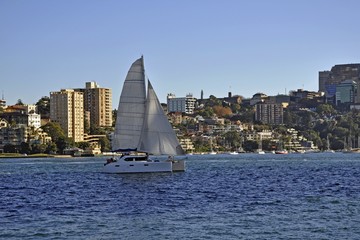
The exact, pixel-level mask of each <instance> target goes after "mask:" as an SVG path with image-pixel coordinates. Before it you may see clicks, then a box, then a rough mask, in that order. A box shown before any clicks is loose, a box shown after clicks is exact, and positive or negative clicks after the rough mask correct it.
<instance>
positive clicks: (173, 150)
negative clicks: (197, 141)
mask: <svg viewBox="0 0 360 240" xmlns="http://www.w3.org/2000/svg"><path fill="white" fill-rule="evenodd" d="M138 149H139V150H141V151H145V152H149V153H151V154H154V155H163V154H166V155H181V154H184V151H183V149H182V148H181V145H180V144H179V141H178V139H177V137H176V134H175V132H174V130H173V128H172V126H171V124H170V123H169V120H168V119H167V117H166V115H165V113H164V110H163V108H162V107H161V104H160V102H159V99H158V98H157V96H156V93H155V91H154V89H153V87H152V85H151V83H150V81H149V80H148V94H147V101H146V111H145V120H144V127H143V130H142V134H141V138H140V143H139V146H138Z"/></svg>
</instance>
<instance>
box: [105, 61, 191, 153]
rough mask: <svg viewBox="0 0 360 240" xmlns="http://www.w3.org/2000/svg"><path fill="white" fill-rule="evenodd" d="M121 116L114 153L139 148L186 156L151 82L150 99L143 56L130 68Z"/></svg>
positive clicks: (119, 110)
mask: <svg viewBox="0 0 360 240" xmlns="http://www.w3.org/2000/svg"><path fill="white" fill-rule="evenodd" d="M117 114H118V115H117V118H116V125H115V132H114V137H113V142H112V149H113V151H115V150H118V149H127V148H137V149H138V150H140V151H145V152H148V153H150V154H154V155H163V154H166V155H181V154H184V151H183V149H182V148H181V145H180V144H179V141H178V139H177V137H176V134H175V132H174V130H173V129H172V127H171V125H170V123H169V121H168V119H167V117H166V115H165V113H164V111H163V109H162V107H161V104H160V102H159V100H158V98H157V96H156V93H155V91H154V89H153V87H152V85H151V83H150V81H148V91H147V97H146V93H145V71H144V60H143V57H141V58H140V59H138V60H136V61H135V62H134V63H133V64H132V65H131V67H130V70H129V72H128V74H127V76H126V79H125V82H124V86H123V90H122V92H121V96H120V101H119V107H118V113H117Z"/></svg>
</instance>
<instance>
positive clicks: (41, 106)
mask: <svg viewBox="0 0 360 240" xmlns="http://www.w3.org/2000/svg"><path fill="white" fill-rule="evenodd" d="M36 106H37V109H38V113H39V114H41V115H44V116H49V115H50V98H49V97H47V96H44V97H42V98H40V99H39V101H37V103H36Z"/></svg>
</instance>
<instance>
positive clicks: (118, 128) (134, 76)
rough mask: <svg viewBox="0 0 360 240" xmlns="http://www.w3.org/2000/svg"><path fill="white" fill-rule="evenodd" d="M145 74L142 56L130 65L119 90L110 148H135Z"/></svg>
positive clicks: (143, 108) (142, 113)
mask: <svg viewBox="0 0 360 240" xmlns="http://www.w3.org/2000/svg"><path fill="white" fill-rule="evenodd" d="M145 94H146V91H145V74H144V60H143V57H141V58H139V59H138V60H136V61H135V62H134V63H133V64H132V65H131V67H130V69H129V72H128V74H127V76H126V79H125V82H124V86H123V89H122V92H121V96H120V101H119V107H118V112H117V118H116V125H115V132H114V137H113V140H112V149H113V150H117V149H126V148H136V147H137V145H138V143H139V140H140V135H141V129H142V127H143V125H144V112H145V100H146V96H145Z"/></svg>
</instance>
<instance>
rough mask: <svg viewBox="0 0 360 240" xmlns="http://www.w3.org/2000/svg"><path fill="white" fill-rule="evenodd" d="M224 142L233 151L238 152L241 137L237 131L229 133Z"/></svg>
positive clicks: (226, 134) (225, 135)
mask: <svg viewBox="0 0 360 240" xmlns="http://www.w3.org/2000/svg"><path fill="white" fill-rule="evenodd" d="M224 138H225V139H224V140H225V142H226V143H227V144H229V145H230V146H231V148H232V149H231V150H236V149H237V148H238V147H239V146H240V140H241V138H240V135H239V133H238V132H236V131H229V132H227V133H225V134H224Z"/></svg>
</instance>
